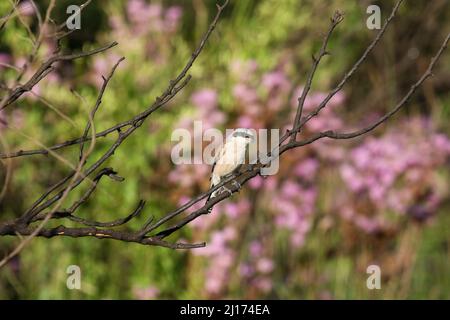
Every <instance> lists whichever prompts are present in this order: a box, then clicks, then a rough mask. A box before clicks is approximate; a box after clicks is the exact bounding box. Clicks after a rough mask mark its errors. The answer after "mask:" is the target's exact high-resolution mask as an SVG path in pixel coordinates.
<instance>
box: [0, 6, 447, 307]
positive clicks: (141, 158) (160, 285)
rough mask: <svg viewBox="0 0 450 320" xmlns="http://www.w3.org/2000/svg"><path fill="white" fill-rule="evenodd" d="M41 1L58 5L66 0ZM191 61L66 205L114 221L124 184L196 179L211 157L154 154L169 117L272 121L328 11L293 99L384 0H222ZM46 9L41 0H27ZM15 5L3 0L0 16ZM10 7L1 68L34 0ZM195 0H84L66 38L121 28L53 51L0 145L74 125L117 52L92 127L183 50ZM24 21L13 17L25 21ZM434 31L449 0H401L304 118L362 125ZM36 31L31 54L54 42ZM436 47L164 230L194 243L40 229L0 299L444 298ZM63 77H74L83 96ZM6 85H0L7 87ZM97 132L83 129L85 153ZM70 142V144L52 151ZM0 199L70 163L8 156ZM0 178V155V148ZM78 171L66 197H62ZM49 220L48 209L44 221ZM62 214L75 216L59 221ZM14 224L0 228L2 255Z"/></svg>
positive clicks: (180, 60) (6, 210)
mask: <svg viewBox="0 0 450 320" xmlns="http://www.w3.org/2000/svg"><path fill="white" fill-rule="evenodd" d="M82 2H84V1H65V0H63V1H57V5H56V8H55V10H54V12H53V15H52V17H53V19H54V20H55V21H56V22H59V23H61V22H63V21H64V20H65V19H66V17H67V14H66V8H67V6H68V5H69V4H73V3H79V4H81V3H82ZM230 2H231V3H230V4H229V5H228V7H227V8H226V10H225V12H224V15H223V17H222V18H221V19H220V22H219V25H218V27H217V29H216V31H214V33H213V34H212V35H211V38H210V40H209V41H208V43H207V45H206V47H205V49H204V51H203V52H202V54H201V55H200V57H199V58H198V60H197V62H196V63H195V65H194V67H193V69H192V76H193V79H192V80H191V82H190V83H189V85H188V86H187V87H186V88H185V89H184V90H183V91H182V92H180V94H179V95H178V96H177V97H176V99H174V100H173V101H172V102H170V104H169V105H167V106H166V107H164V108H163V109H161V110H159V111H158V112H157V113H155V114H153V115H152V116H151V117H150V118H149V119H147V121H146V122H145V124H144V125H143V126H142V127H141V128H140V129H139V130H138V131H137V132H136V133H135V134H134V135H133V136H132V137H130V138H129V139H128V140H127V141H126V142H125V143H124V144H123V145H122V146H121V147H120V148H119V150H118V152H116V154H115V155H114V157H112V158H111V159H110V160H109V161H108V163H107V166H111V167H113V168H114V169H115V170H117V171H118V172H119V174H120V175H121V176H123V177H125V181H124V182H122V183H117V182H114V181H108V180H109V179H105V180H102V182H101V184H100V187H99V188H98V189H97V191H96V193H95V196H94V197H93V198H92V199H91V200H90V201H89V202H87V203H85V204H84V205H83V207H82V208H80V210H79V211H78V215H79V216H82V217H84V218H95V219H96V220H101V221H110V220H113V219H117V218H120V217H124V216H125V215H127V214H128V213H129V212H131V211H132V210H133V209H134V208H135V206H136V204H137V202H138V201H139V200H140V199H144V200H146V201H147V205H146V209H145V211H144V214H143V215H142V216H141V217H139V218H137V219H136V220H133V221H131V223H130V226H131V227H132V228H134V229H137V228H139V227H140V226H142V224H143V223H144V221H145V219H146V217H148V216H149V215H151V214H153V215H154V216H155V217H160V216H162V215H163V214H164V213H167V212H168V211H170V210H173V209H175V208H176V207H177V206H179V205H181V204H183V203H185V202H186V201H187V200H189V199H190V198H191V197H193V196H195V195H198V194H200V193H201V192H204V191H206V190H207V189H208V187H209V181H208V178H209V172H210V168H209V167H208V166H207V165H183V166H175V165H173V164H172V162H171V161H170V152H171V148H172V147H173V145H174V143H172V142H171V141H170V136H171V132H172V131H173V130H174V129H176V128H186V129H188V130H193V122H194V121H195V120H202V121H203V128H204V129H207V128H210V127H215V128H219V129H221V130H225V129H226V128H236V127H248V128H256V129H257V128H280V129H284V128H286V126H287V125H288V124H289V123H291V122H290V121H292V118H293V115H294V112H295V105H296V99H297V97H298V96H299V94H300V92H301V88H302V86H303V84H304V81H305V79H306V75H307V72H308V70H309V68H310V66H311V61H312V60H311V55H312V54H314V53H317V52H318V50H319V48H320V45H321V41H322V38H323V35H324V33H325V32H326V31H327V28H328V26H329V22H330V20H329V18H330V17H331V16H332V15H333V13H334V11H335V10H340V11H342V12H344V13H345V19H344V21H343V22H342V23H341V24H340V25H339V26H338V28H337V29H336V31H335V33H334V35H333V37H332V39H331V40H330V43H329V51H330V52H331V55H330V56H327V57H325V58H324V59H323V60H322V62H321V64H320V67H319V70H318V71H317V75H316V78H315V80H314V82H313V88H312V91H311V94H310V96H309V97H308V99H307V100H306V103H305V112H308V111H311V110H312V109H313V108H314V107H315V106H317V104H318V103H320V101H321V99H323V97H324V95H325V94H326V93H327V91H328V90H330V89H332V88H333V87H334V86H335V85H336V84H337V83H338V82H339V81H340V79H341V78H342V76H343V75H344V73H345V72H346V71H347V70H348V69H349V68H350V67H351V66H352V65H353V63H354V62H355V61H356V60H357V59H358V58H359V57H360V55H361V54H362V52H363V51H364V50H365V48H366V47H367V45H368V44H369V43H370V41H371V40H372V39H373V38H374V37H375V35H376V32H377V30H369V29H368V28H367V27H366V19H367V18H368V14H366V9H367V7H368V6H369V5H370V4H377V5H379V6H380V8H381V15H382V21H384V19H386V18H387V17H388V15H389V13H390V11H391V9H392V7H393V5H394V1H388V0H386V1H344V0H333V1H312V0H311V1H306V0H301V1H300V0H263V1H256V0H254V1H233V0H231V1H230ZM36 4H37V5H38V7H39V8H40V10H41V11H42V13H44V12H45V9H46V6H47V4H48V1H44V0H42V1H36ZM10 8H11V3H10V2H8V1H1V2H0V16H4V15H5V14H6V13H7V12H8V11H9V10H10ZM19 10H20V19H19V18H18V17H16V18H14V19H13V20H11V21H9V22H8V24H7V26H6V28H5V29H4V30H2V31H0V62H1V63H2V64H1V65H0V82H1V83H6V84H7V83H9V81H12V79H14V77H15V75H16V73H17V70H16V69H15V68H11V67H8V66H7V65H10V66H15V67H20V66H22V64H23V62H24V59H25V58H26V57H27V56H28V55H29V53H30V51H31V48H32V44H31V42H30V40H29V34H28V32H29V31H31V32H33V31H35V30H36V26H37V20H36V15H35V12H34V9H33V7H32V6H31V5H30V4H29V3H28V2H27V1H22V2H21V5H20V7H19ZM215 11H216V8H215V2H214V1H212V0H211V1H209V0H192V1H182V0H173V1H169V0H167V1H166V0H164V1H163V0H160V1H145V0H129V1H118V0H112V1H92V3H91V4H90V5H89V6H88V7H87V8H86V9H85V10H83V12H82V18H81V30H80V31H76V32H74V33H72V34H71V35H70V36H69V37H68V38H67V39H65V40H64V41H63V43H62V44H63V48H64V50H66V51H79V50H87V49H89V48H93V47H95V46H100V45H103V44H105V43H107V42H110V41H113V40H115V41H117V42H118V43H119V45H118V46H117V47H115V48H113V49H111V50H109V51H107V52H104V53H102V54H99V55H96V56H93V57H90V58H88V59H79V60H76V61H75V62H74V63H61V64H59V65H58V68H57V70H56V71H55V72H53V73H51V74H50V75H49V76H48V77H47V78H45V79H44V80H43V81H41V82H40V83H39V84H38V85H37V86H36V87H34V89H33V92H32V93H27V94H25V95H24V96H23V97H22V98H21V99H20V100H19V101H17V102H16V103H15V104H14V105H13V106H11V107H10V108H8V109H6V110H5V111H4V112H2V113H0V118H1V119H2V122H3V123H2V124H0V135H1V137H2V140H3V141H6V145H5V144H2V146H1V148H2V152H4V150H5V149H6V148H7V149H9V150H20V149H24V150H25V149H35V148H40V146H39V143H40V144H44V145H47V146H49V145H53V144H55V143H57V142H62V141H65V140H68V139H71V138H75V137H79V136H81V135H82V133H83V129H84V126H85V123H86V121H87V119H88V112H89V110H90V107H91V106H92V105H93V103H94V102H95V99H96V95H97V92H98V89H99V86H100V85H101V83H102V80H101V75H107V74H108V73H109V71H110V68H111V67H112V66H113V64H114V63H115V62H116V61H117V60H118V59H119V58H120V57H121V56H125V57H126V60H125V61H124V62H123V63H122V64H121V65H120V66H119V68H118V70H117V71H116V74H115V76H114V78H113V79H112V81H111V83H110V85H109V87H108V89H107V91H106V93H105V96H104V98H103V104H102V106H101V108H100V110H99V112H98V113H97V115H96V120H95V123H96V130H97V131H100V130H102V129H105V128H108V127H110V126H112V125H113V124H115V123H117V122H120V121H123V120H126V119H128V118H130V117H131V116H132V115H134V114H136V113H138V112H140V111H142V110H144V109H145V108H146V107H147V106H148V105H150V103H151V102H153V101H154V99H155V97H156V96H158V95H160V93H161V92H162V91H163V90H164V88H165V87H166V86H167V83H168V81H169V80H170V79H171V78H173V77H174V76H175V75H176V74H177V73H178V72H179V70H180V69H181V68H182V67H183V65H184V64H185V63H186V61H187V59H188V58H189V56H190V54H191V53H192V51H193V50H194V48H195V46H196V44H197V43H198V41H199V40H200V38H201V36H202V34H203V33H204V31H205V30H206V29H207V27H208V24H209V22H210V21H211V19H212V18H213V16H214V14H215ZM25 26H29V30H28V28H27V27H25ZM449 31H450V1H446V0H436V1H425V0H422V1H414V3H412V2H410V1H405V3H404V4H403V5H402V6H401V8H400V10H399V14H398V17H397V18H395V20H394V21H393V23H392V24H391V25H390V27H389V28H388V30H387V32H386V34H385V36H384V38H383V40H382V41H381V42H380V43H379V45H378V46H377V47H376V48H375V49H374V51H373V52H372V54H370V56H369V57H368V58H367V60H366V62H365V63H364V65H363V66H362V67H361V68H360V70H359V71H358V72H357V74H356V75H355V76H354V77H353V78H352V79H351V80H350V81H349V82H348V83H347V85H346V86H345V87H344V89H343V90H342V91H341V92H340V93H339V94H338V95H336V96H335V98H334V99H333V100H332V101H331V102H330V103H329V106H328V107H327V108H326V109H325V110H324V111H323V112H322V113H321V114H320V116H318V117H317V118H316V119H314V120H313V121H311V122H310V123H308V125H307V127H306V129H305V131H304V132H303V135H304V136H308V135H309V134H311V133H314V132H317V131H319V130H327V129H337V130H341V131H349V130H352V129H356V128H360V127H362V126H364V125H366V124H368V123H370V122H371V121H373V120H374V119H377V117H379V116H380V115H382V114H384V113H385V112H387V111H388V110H390V109H392V108H393V107H394V106H395V104H396V102H397V101H398V100H399V99H400V98H401V97H402V96H403V95H404V94H405V93H406V92H407V90H408V89H409V87H410V85H411V84H412V83H413V82H415V81H416V80H417V79H418V78H419V77H420V76H421V74H422V73H423V72H424V71H425V70H426V68H427V66H428V63H429V60H430V57H431V56H432V55H434V53H435V52H436V51H437V49H438V48H439V46H440V44H441V42H442V41H443V39H444V37H445V36H446V34H447V33H448V32H449ZM54 48H55V43H54V42H53V41H52V39H46V40H45V43H44V45H43V46H42V48H41V49H40V50H39V55H38V57H39V58H38V61H37V62H36V64H35V65H33V66H32V67H31V68H30V70H29V72H28V73H27V76H28V77H29V76H30V75H31V74H32V72H33V70H36V68H37V67H38V66H39V62H40V61H42V60H44V59H45V58H46V57H48V55H49V54H50V53H51V52H52V51H53V50H54ZM449 67H450V52H448V51H447V52H446V53H444V55H443V57H442V59H441V62H440V63H439V65H438V67H437V68H436V70H435V72H434V77H433V78H432V79H430V80H428V81H426V82H425V84H424V85H423V86H422V88H421V89H420V90H419V91H418V92H417V93H416V94H415V95H414V96H413V98H412V99H411V100H410V102H409V103H408V105H407V106H406V107H405V108H404V109H403V110H402V111H401V112H400V113H399V114H397V115H396V116H395V117H393V118H392V119H390V120H389V121H388V122H387V123H385V124H384V125H382V126H381V127H379V128H378V129H377V130H375V131H373V132H372V133H369V134H368V135H365V136H362V137H359V138H357V139H354V140H351V141H331V140H323V141H318V142H316V143H314V144H312V145H310V146H307V147H303V148H301V149H296V150H292V151H290V152H288V153H287V154H285V155H283V156H282V158H281V161H280V172H279V173H278V174H277V175H276V176H270V177H268V178H265V179H263V178H260V177H258V178H255V179H253V180H251V181H250V182H249V183H248V184H247V185H246V186H245V187H244V188H243V189H242V190H241V191H240V193H239V194H237V195H234V196H233V197H232V198H231V199H228V200H226V201H224V202H222V203H220V205H217V206H216V207H215V208H214V210H213V213H212V214H210V215H208V216H202V217H200V218H199V219H197V220H195V221H194V222H193V223H191V224H190V225H189V226H188V227H187V228H184V229H183V230H181V231H180V232H177V233H175V234H173V235H172V236H170V238H169V239H168V240H170V241H177V240H185V241H189V242H199V241H206V242H207V246H206V247H205V248H202V249H195V250H191V251H174V250H170V249H165V248H159V247H144V246H140V245H137V244H132V243H125V242H117V241H107V240H97V239H95V238H77V239H75V238H53V239H51V240H48V239H41V238H36V239H34V240H33V241H32V243H31V244H30V245H29V246H28V247H27V248H25V249H24V250H23V251H22V252H21V254H20V255H19V256H17V257H15V258H14V259H13V260H11V261H10V262H9V264H8V265H7V266H5V267H4V268H2V269H1V270H0V298H1V299H17V298H22V299H62V298H69V299H75V298H76V299H119V298H122V299H172V298H176V299H186V298H189V299H196V298H213V299H222V298H243V299H253V298H271V299H405V298H406V299H428V298H437V299H443V298H446V299H448V298H450V259H449V257H450V252H449V251H450V247H449V245H450V215H449V210H450V201H449V200H450V198H449V181H450V180H449V175H450V172H449V163H450V162H449V160H450V137H449V135H450V128H449V125H448V123H449V120H450V96H449V88H450V68H449ZM73 92H77V93H78V94H79V95H81V96H82V97H83V100H80V99H79V98H78V97H77V95H75V94H74V93H73ZM4 93H5V92H4V90H3V89H0V95H1V96H3V94H4ZM112 141H113V137H111V138H105V139H101V140H98V141H97V144H96V149H95V152H94V153H93V155H92V156H91V160H90V161H93V160H95V158H97V157H98V156H100V155H101V154H102V152H104V151H105V150H106V148H108V146H109V145H110V143H111V142H112ZM58 154H59V155H61V156H62V157H64V158H65V159H67V160H69V161H71V162H74V163H75V162H76V161H77V160H78V148H77V147H71V148H66V149H63V150H61V151H58ZM11 167H12V175H11V179H10V182H9V183H8V185H7V191H6V194H5V196H4V197H3V199H1V201H0V212H1V215H0V219H1V220H2V221H4V220H8V219H12V218H14V217H17V216H19V215H20V214H21V213H23V212H24V210H25V209H26V208H28V207H29V206H30V204H31V203H32V202H33V201H34V200H35V199H36V198H37V197H39V195H40V194H42V193H43V192H44V190H46V188H48V186H50V185H51V184H52V183H54V182H55V181H58V180H59V179H61V178H62V177H63V176H64V175H66V174H67V173H68V172H69V171H70V168H69V167H67V166H65V165H64V164H63V163H61V162H60V161H59V160H57V159H55V158H54V157H51V156H39V155H38V156H32V157H22V158H16V159H14V160H13V161H12V162H11ZM0 168H1V169H0V178H1V181H4V179H5V175H6V170H5V168H6V162H3V163H2V164H1V167H0ZM84 190H86V186H84V188H83V187H82V188H79V190H78V189H76V190H75V191H74V192H73V193H74V195H73V196H71V197H69V199H67V202H66V204H70V203H71V201H72V200H73V199H75V196H77V195H78V196H79V195H80V194H81V193H82V192H83V191H84ZM60 223H61V221H56V222H52V223H50V224H49V225H55V226H56V225H58V224H60ZM66 224H68V225H75V224H73V223H66ZM17 243H18V239H17V238H13V237H3V238H1V239H0V256H3V255H5V254H6V253H7V252H9V251H10V250H12V249H13V248H14V247H15V245H17ZM69 265H78V266H79V267H80V268H81V273H82V278H81V286H82V287H81V290H69V289H67V287H66V279H67V274H66V268H67V267H68V266H69ZM369 265H378V266H379V267H380V269H381V290H369V289H368V288H367V286H366V280H367V278H368V276H369V275H368V274H367V273H366V269H367V267H368V266H369Z"/></svg>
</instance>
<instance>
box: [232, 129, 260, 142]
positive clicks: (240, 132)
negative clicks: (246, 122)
mask: <svg viewBox="0 0 450 320" xmlns="http://www.w3.org/2000/svg"><path fill="white" fill-rule="evenodd" d="M231 137H232V138H235V139H244V141H245V143H246V144H249V143H251V142H253V141H255V138H256V137H255V133H254V130H252V129H245V128H237V129H235V130H234V131H233V133H232V134H231Z"/></svg>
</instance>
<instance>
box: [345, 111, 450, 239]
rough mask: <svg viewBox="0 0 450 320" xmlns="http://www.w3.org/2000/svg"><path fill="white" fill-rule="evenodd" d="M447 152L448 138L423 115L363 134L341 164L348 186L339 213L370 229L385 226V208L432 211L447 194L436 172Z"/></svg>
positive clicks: (449, 148) (402, 212) (449, 151)
mask: <svg viewBox="0 0 450 320" xmlns="http://www.w3.org/2000/svg"><path fill="white" fill-rule="evenodd" d="M449 157H450V139H449V138H448V137H447V136H445V135H443V134H439V133H436V131H435V130H433V128H432V126H431V123H430V121H429V120H428V119H424V118H419V117H417V118H412V119H408V120H407V121H404V122H403V123H401V125H400V126H398V127H397V128H393V129H390V130H389V131H388V132H387V133H385V134H384V135H383V136H381V137H379V138H375V137H367V138H366V139H365V141H364V142H363V143H362V144H361V145H359V146H357V147H355V148H354V149H353V150H351V152H350V153H348V156H347V157H346V159H345V161H344V162H343V163H342V165H341V166H340V173H341V176H342V179H343V181H344V183H345V185H346V186H347V187H348V190H349V192H348V193H347V194H346V195H345V200H344V202H343V204H342V207H341V208H342V209H341V211H340V213H341V215H342V216H343V217H344V218H345V219H347V220H350V221H353V223H354V224H355V225H356V226H358V227H360V228H361V229H362V230H364V231H366V232H368V233H372V232H375V231H379V230H380V229H381V228H383V227H387V226H388V225H389V222H388V220H389V217H388V213H389V212H395V213H397V214H400V215H405V214H407V213H409V214H411V215H413V216H414V215H421V217H420V218H421V219H425V218H426V217H427V216H431V215H432V214H433V213H434V211H435V210H436V208H437V207H438V205H439V203H440V202H441V200H442V199H443V198H444V197H445V196H448V194H446V192H447V191H446V190H448V189H447V188H448V185H447V184H446V183H444V181H442V179H441V178H440V177H439V176H438V175H437V174H436V173H437V169H438V168H443V167H444V166H446V164H447V163H448V159H449ZM362 202H364V206H362ZM361 207H363V208H366V210H367V212H361V209H358V208H361Z"/></svg>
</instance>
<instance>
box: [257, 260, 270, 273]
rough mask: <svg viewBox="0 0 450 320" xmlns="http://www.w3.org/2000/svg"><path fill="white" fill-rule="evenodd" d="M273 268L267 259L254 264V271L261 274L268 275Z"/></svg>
mask: <svg viewBox="0 0 450 320" xmlns="http://www.w3.org/2000/svg"><path fill="white" fill-rule="evenodd" d="M273 268H274V266H273V261H272V260H270V259H268V258H261V259H259V260H258V262H257V264H256V269H257V270H258V271H259V272H261V273H270V272H272V271H273Z"/></svg>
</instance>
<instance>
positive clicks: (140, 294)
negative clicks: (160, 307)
mask: <svg viewBox="0 0 450 320" xmlns="http://www.w3.org/2000/svg"><path fill="white" fill-rule="evenodd" d="M133 293H134V296H135V297H136V298H137V299H139V300H150V299H155V298H157V297H158V295H159V289H158V288H156V287H154V286H149V287H146V288H134V289H133Z"/></svg>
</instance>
